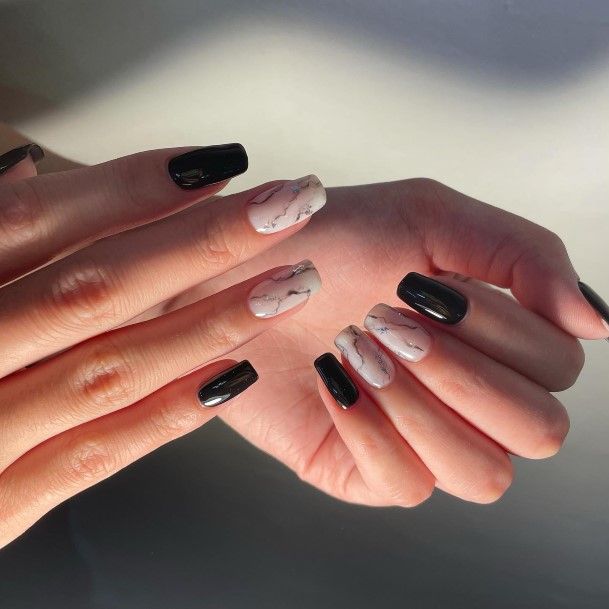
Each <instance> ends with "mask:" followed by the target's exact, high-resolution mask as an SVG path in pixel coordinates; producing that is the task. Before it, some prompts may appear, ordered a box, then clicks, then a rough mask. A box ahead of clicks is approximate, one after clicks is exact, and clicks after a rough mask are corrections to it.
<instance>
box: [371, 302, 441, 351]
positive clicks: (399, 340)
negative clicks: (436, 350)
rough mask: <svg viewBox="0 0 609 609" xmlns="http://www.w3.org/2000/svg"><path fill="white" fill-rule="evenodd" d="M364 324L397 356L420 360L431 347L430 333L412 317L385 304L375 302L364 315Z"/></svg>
mask: <svg viewBox="0 0 609 609" xmlns="http://www.w3.org/2000/svg"><path fill="white" fill-rule="evenodd" d="M364 326H366V329H367V330H369V331H370V332H371V333H372V334H373V335H374V336H375V337H376V338H378V340H379V341H380V342H381V343H382V344H383V345H385V346H386V347H387V348H388V349H390V350H391V351H393V353H395V354H396V355H397V356H398V357H401V358H402V359H405V360H408V361H409V362H418V361H420V360H422V359H423V358H424V357H425V356H426V355H427V354H428V353H429V349H430V347H431V334H429V332H428V331H427V330H426V329H425V328H424V327H423V326H421V324H419V323H418V322H416V321H415V320H414V319H412V318H410V317H407V316H406V315H404V314H403V313H400V311H398V310H397V309H394V308H393V307H390V306H389V305H386V304H382V303H381V304H377V305H376V306H375V307H373V308H372V309H371V311H370V312H369V313H368V315H366V319H365V320H364Z"/></svg>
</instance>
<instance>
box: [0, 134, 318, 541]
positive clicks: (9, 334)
mask: <svg viewBox="0 0 609 609" xmlns="http://www.w3.org/2000/svg"><path fill="white" fill-rule="evenodd" d="M41 154H42V152H41V150H40V149H39V148H38V147H35V146H26V147H23V148H19V149H16V150H12V151H10V152H9V153H7V154H5V155H3V156H0V247H1V248H2V254H3V255H2V257H1V258H0V283H2V284H3V286H2V287H1V288H0V335H1V336H2V337H3V338H2V342H1V343H0V344H1V347H0V354H1V357H0V546H1V545H4V544H6V543H8V542H9V541H11V540H12V539H14V538H15V537H17V536H18V535H19V534H20V533H21V532H23V531H24V530H25V529H27V528H28V527H29V526H30V525H31V524H32V523H34V522H35V521H36V520H37V519H38V518H40V517H41V516H42V515H43V514H44V513H46V512H47V511H48V510H50V509H51V508H52V507H53V506H55V505H57V504H58V503H60V502H61V501H63V500H65V499H66V498H68V497H70V496H72V495H74V494H76V493H78V492H80V491H81V490H83V489H85V488H87V487H89V486H91V485H92V484H95V483H96V482H98V481H100V480H102V479H104V478H106V477H108V476H110V475H112V474H113V473H114V472H116V471H118V470H119V469H120V468H122V467H124V466H125V465H127V464H129V463H131V462H132V461H134V460H136V459H138V458H139V457H141V456H142V455H144V454H146V453H147V452H150V451H151V450H153V449H154V448H156V447H158V446H160V445H161V444H163V443H165V442H168V441H170V440H172V439H174V438H177V437H179V436H181V435H183V434H184V433H186V432H188V431H190V430H192V429H194V428H196V427H198V426H200V425H202V424H203V423H205V422H206V421H208V420H209V419H210V418H211V417H212V416H213V415H215V414H216V413H217V412H218V411H217V410H216V409H215V408H214V407H216V406H219V405H221V404H223V403H224V402H225V401H227V400H228V399H230V398H231V397H233V396H236V395H237V394H238V393H240V392H241V391H243V390H244V389H246V388H247V387H249V386H250V385H251V384H252V383H253V382H254V381H255V380H256V379H257V374H256V372H255V370H254V369H253V367H252V366H251V365H250V364H249V363H248V362H246V361H244V362H241V363H240V364H236V363H235V362H234V361H232V362H231V361H226V360H224V361H219V362H215V363H210V362H211V361H212V360H215V359H217V358H221V357H224V356H226V355H227V354H229V353H230V352H232V351H233V350H234V349H235V348H236V347H239V346H240V345H243V344H244V343H246V342H248V341H250V340H251V339H252V338H254V337H255V336H256V335H258V334H260V333H261V332H264V331H266V330H268V329H269V328H271V327H272V326H274V325H275V324H276V323H278V322H279V321H280V320H281V319H283V318H285V317H286V316H289V315H290V314H291V313H293V312H294V311H297V310H299V309H300V308H302V306H303V305H304V303H305V302H306V301H307V300H308V298H309V296H311V295H312V294H313V293H315V292H316V291H317V290H318V288H319V286H320V280H319V275H318V274H317V271H316V270H315V267H314V266H313V265H312V263H310V262H309V261H307V260H305V261H303V262H302V263H298V264H296V265H293V266H285V265H284V266H281V267H280V268H275V269H272V270H267V271H265V272H264V273H262V274H259V275H257V276H255V277H249V278H247V279H245V280H243V281H241V282H238V283H237V284H236V285H233V286H231V287H229V288H226V289H224V290H222V291H220V292H219V293H217V294H213V295H210V296H208V297H207V298H205V299H203V300H200V301H198V302H196V303H194V304H192V305H190V306H186V307H182V308H180V309H179V310H176V311H173V312H171V313H168V314H166V315H162V316H158V317H155V318H153V319H149V320H147V321H144V322H142V323H136V324H134V323H129V324H127V325H125V324H126V322H128V321H129V320H131V319H132V318H134V317H136V316H138V315H141V314H142V312H144V311H145V310H146V309H148V308H149V307H151V306H153V305H155V304H156V303H158V302H160V301H163V300H166V299H168V298H170V297H171V296H173V295H175V294H176V293H178V292H180V291H183V290H185V289H187V288H188V287H190V286H192V285H194V284H197V283H198V282H200V281H204V280H206V279H210V278H212V277H214V276H215V275H218V274H220V273H223V272H225V271H227V270H228V269H230V268H231V267H232V266H233V265H237V264H239V263H241V262H243V261H245V260H247V259H249V258H251V257H253V256H255V255H257V254H260V253H261V252H262V251H263V250H264V249H266V248H268V247H271V246H272V245H276V244H277V243H278V242H279V241H280V240H282V239H284V238H286V237H288V236H290V235H293V234H294V233H295V232H296V231H298V230H299V229H300V228H302V227H303V226H304V225H305V224H306V222H305V220H308V217H309V216H310V215H311V214H312V213H313V212H315V211H316V210H317V209H319V208H320V207H321V206H323V204H324V202H325V192H324V189H323V187H322V186H321V185H320V183H319V181H318V180H317V179H316V178H315V177H314V176H307V177H306V178H303V179H301V180H296V181H291V182H290V181H285V182H274V183H270V184H265V185H262V186H259V187H257V188H254V189H252V190H250V191H248V192H244V193H240V194H236V195H232V196H229V197H225V198H223V199H221V200H220V201H209V202H203V203H201V201H202V200H204V199H206V198H208V197H210V196H211V195H212V194H214V193H215V192H217V191H218V190H219V189H220V188H222V186H224V185H225V184H226V182H227V180H228V179H229V178H230V177H232V176H234V175H236V174H238V173H241V172H242V171H244V170H245V168H246V167H247V157H246V156H245V152H244V151H243V149H242V148H241V147H240V146H238V145H230V146H224V147H208V148H203V149H197V150H158V151H150V152H145V153H141V154H136V155H133V156H130V157H125V158H123V159H117V160H115V161H112V162H109V163H105V164H102V165H98V166H95V167H90V168H84V169H76V170H73V171H68V172H64V173H55V174H49V175H45V176H36V168H35V162H36V161H37V160H38V159H39V158H40V155H41ZM195 203H196V204H195ZM121 326H122V327H121ZM201 367H203V369H202V370H201V369H200V368H201ZM195 368H197V371H196V372H192V371H193V369H195ZM176 379H177V380H176ZM202 406H203V407H202Z"/></svg>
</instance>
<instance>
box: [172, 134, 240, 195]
mask: <svg viewBox="0 0 609 609" xmlns="http://www.w3.org/2000/svg"><path fill="white" fill-rule="evenodd" d="M168 169H169V175H170V176H171V179H172V180H173V181H174V182H175V183H176V184H177V185H178V186H179V187H180V188H184V189H185V190H191V189H194V188H201V187H202V186H207V185H209V184H215V183H216V182H222V181H223V180H228V179H230V178H233V177H235V176H237V175H239V174H240V173H243V172H244V171H246V170H247V153H246V152H245V148H244V147H243V146H242V145H241V144H221V145H220V146H206V147H205V148H198V149H197V150H191V151H190V152H186V153H185V154H181V155H179V156H176V157H174V158H173V159H171V160H170V161H169V166H168Z"/></svg>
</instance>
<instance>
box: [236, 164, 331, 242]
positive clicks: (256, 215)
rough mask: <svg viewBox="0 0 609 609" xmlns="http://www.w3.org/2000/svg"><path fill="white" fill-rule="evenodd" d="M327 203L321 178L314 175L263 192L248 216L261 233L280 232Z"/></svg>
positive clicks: (252, 202)
mask: <svg viewBox="0 0 609 609" xmlns="http://www.w3.org/2000/svg"><path fill="white" fill-rule="evenodd" d="M325 203H326V191H325V189H324V187H323V186H322V184H321V182H320V181H319V178H317V177H316V176H313V175H310V176H305V177H304V178H300V180H292V181H291V182H284V183H283V184H277V185H276V186H273V187H272V188H269V189H268V190H265V191H264V192H262V193H260V194H259V195H258V196H257V197H255V198H254V199H252V200H251V201H250V202H249V204H248V206H247V215H248V218H249V220H250V222H251V224H252V226H253V227H254V228H255V229H256V230H257V231H258V232H259V233H276V232H278V231H280V230H283V229H284V228H288V226H292V225H293V224H298V222H302V221H303V220H305V219H306V218H308V217H309V216H311V215H313V214H314V213H315V212H316V211H318V210H320V209H321V208H322V207H323V206H324V204H325Z"/></svg>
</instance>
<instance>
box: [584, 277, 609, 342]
mask: <svg viewBox="0 0 609 609" xmlns="http://www.w3.org/2000/svg"><path fill="white" fill-rule="evenodd" d="M577 285H578V286H579V289H580V291H581V293H582V294H583V295H584V298H585V299H586V300H587V301H588V303H589V304H590V306H591V307H592V308H593V309H594V310H595V311H596V312H597V313H598V314H599V315H600V316H601V321H602V322H603V325H604V326H605V328H607V330H608V331H609V305H608V304H607V303H606V302H605V301H604V300H603V299H602V298H601V297H600V296H599V295H598V294H597V293H596V292H595V291H594V290H593V289H592V288H591V287H590V286H589V285H587V284H585V283H584V282H583V281H578V282H577Z"/></svg>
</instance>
